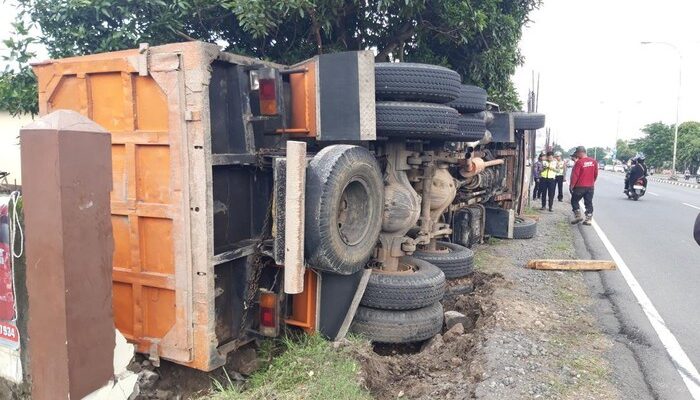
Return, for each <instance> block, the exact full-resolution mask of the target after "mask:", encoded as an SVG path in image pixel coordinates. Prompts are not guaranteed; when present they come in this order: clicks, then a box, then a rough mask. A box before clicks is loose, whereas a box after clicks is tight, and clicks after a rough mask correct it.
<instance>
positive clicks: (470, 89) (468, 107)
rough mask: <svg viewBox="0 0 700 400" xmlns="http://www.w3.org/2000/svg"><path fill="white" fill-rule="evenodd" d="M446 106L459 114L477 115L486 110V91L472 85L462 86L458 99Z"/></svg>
mask: <svg viewBox="0 0 700 400" xmlns="http://www.w3.org/2000/svg"><path fill="white" fill-rule="evenodd" d="M446 105H448V106H450V107H452V108H454V109H456V110H457V111H459V112H461V113H466V114H469V113H478V112H481V111H484V110H486V90H484V89H482V88H480V87H478V86H472V85H462V87H461V88H460V90H459V97H457V98H456V99H455V100H453V101H451V102H449V103H447V104H446Z"/></svg>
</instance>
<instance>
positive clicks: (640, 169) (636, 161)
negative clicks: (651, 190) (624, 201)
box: [625, 153, 647, 194]
mask: <svg viewBox="0 0 700 400" xmlns="http://www.w3.org/2000/svg"><path fill="white" fill-rule="evenodd" d="M645 176H647V166H646V165H645V164H644V154H643V153H637V155H635V156H634V158H633V159H632V167H631V168H630V170H629V173H628V176H627V179H625V194H627V192H628V191H629V190H630V189H631V188H632V186H634V184H635V183H636V182H637V180H638V179H640V178H643V177H645ZM645 186H646V185H645Z"/></svg>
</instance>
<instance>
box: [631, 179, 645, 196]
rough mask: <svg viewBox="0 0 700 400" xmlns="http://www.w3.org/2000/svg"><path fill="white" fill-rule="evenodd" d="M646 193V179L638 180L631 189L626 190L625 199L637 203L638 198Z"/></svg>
mask: <svg viewBox="0 0 700 400" xmlns="http://www.w3.org/2000/svg"><path fill="white" fill-rule="evenodd" d="M646 192H647V178H639V179H637V181H636V182H635V183H634V184H633V185H632V187H631V188H630V189H628V190H627V198H628V199H632V200H634V201H637V200H639V198H640V197H642V196H644V194H645V193H646Z"/></svg>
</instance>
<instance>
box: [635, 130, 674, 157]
mask: <svg viewBox="0 0 700 400" xmlns="http://www.w3.org/2000/svg"><path fill="white" fill-rule="evenodd" d="M673 129H674V127H673V125H666V124H664V123H663V122H654V123H651V124H647V125H646V126H645V127H644V128H643V129H642V132H643V133H644V136H643V137H641V138H639V139H634V140H632V142H631V143H630V147H631V148H632V149H634V150H636V151H637V152H642V153H644V155H645V157H646V164H647V165H648V166H653V167H659V168H665V167H670V166H671V160H672V159H673Z"/></svg>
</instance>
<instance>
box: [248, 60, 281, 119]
mask: <svg viewBox="0 0 700 400" xmlns="http://www.w3.org/2000/svg"><path fill="white" fill-rule="evenodd" d="M252 76H254V77H255V80H256V82H254V84H253V88H255V87H256V86H257V89H258V91H259V92H258V95H259V101H260V114H262V115H277V114H279V104H278V101H280V99H278V97H279V96H280V93H279V91H280V89H279V87H278V86H279V85H280V84H281V82H279V80H280V75H279V73H278V71H277V70H276V69H274V68H261V69H259V70H256V71H254V72H253V73H252Z"/></svg>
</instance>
